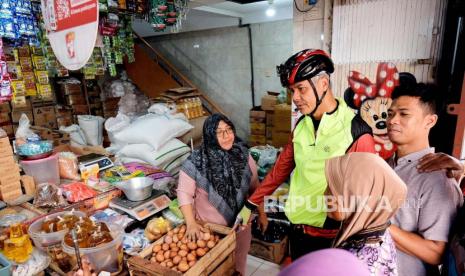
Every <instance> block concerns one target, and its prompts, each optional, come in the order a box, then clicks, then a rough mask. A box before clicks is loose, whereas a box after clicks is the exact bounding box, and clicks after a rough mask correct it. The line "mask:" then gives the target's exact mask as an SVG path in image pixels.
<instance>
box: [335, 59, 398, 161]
mask: <svg viewBox="0 0 465 276" xmlns="http://www.w3.org/2000/svg"><path fill="white" fill-rule="evenodd" d="M348 81H349V86H350V87H349V88H348V89H347V90H346V91H345V93H344V100H345V101H346V102H347V104H348V105H349V106H350V107H352V108H354V109H357V110H358V116H360V117H361V118H362V119H363V120H364V121H365V122H366V123H367V124H368V125H369V126H370V127H371V129H372V130H373V138H374V140H375V150H376V152H377V154H378V155H379V156H381V157H382V158H383V159H388V158H389V157H391V156H392V155H393V154H394V152H395V151H396V148H395V146H394V145H393V144H392V142H391V141H390V140H389V137H388V135H387V123H386V120H387V117H388V109H389V107H390V106H391V103H392V100H391V94H392V91H393V90H394V88H395V87H396V86H397V85H399V73H398V72H397V68H396V66H395V65H394V64H393V63H387V62H383V63H380V64H378V70H377V73H376V83H372V82H371V81H370V80H369V79H368V78H367V77H365V76H364V75H363V74H361V73H359V72H357V71H350V75H349V77H348Z"/></svg>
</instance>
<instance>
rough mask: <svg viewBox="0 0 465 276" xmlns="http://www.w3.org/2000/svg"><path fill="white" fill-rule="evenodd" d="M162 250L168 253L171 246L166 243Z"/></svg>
mask: <svg viewBox="0 0 465 276" xmlns="http://www.w3.org/2000/svg"><path fill="white" fill-rule="evenodd" d="M161 249H163V251H166V250H168V249H170V246H169V245H168V244H167V243H164V244H163V245H162V246H161Z"/></svg>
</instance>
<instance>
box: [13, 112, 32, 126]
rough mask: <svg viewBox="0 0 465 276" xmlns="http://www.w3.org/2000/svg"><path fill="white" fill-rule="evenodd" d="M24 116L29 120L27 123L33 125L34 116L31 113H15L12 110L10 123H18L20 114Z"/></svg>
mask: <svg viewBox="0 0 465 276" xmlns="http://www.w3.org/2000/svg"><path fill="white" fill-rule="evenodd" d="M23 113H24V114H26V116H27V117H28V118H29V121H30V123H31V124H33V123H34V115H33V114H32V111H16V110H13V112H11V121H12V122H13V123H19V119H20V118H21V115H22V114H23Z"/></svg>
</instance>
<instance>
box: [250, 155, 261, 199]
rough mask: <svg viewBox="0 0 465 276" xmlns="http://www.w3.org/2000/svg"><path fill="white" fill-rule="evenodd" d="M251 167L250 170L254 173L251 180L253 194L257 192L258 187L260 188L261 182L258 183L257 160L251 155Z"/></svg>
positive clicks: (251, 192)
mask: <svg viewBox="0 0 465 276" xmlns="http://www.w3.org/2000/svg"><path fill="white" fill-rule="evenodd" d="M249 167H250V170H251V171H252V178H251V179H250V190H249V194H253V192H255V189H257V187H258V186H260V182H259V181H258V170H257V164H256V163H255V160H254V159H253V158H252V156H250V155H249Z"/></svg>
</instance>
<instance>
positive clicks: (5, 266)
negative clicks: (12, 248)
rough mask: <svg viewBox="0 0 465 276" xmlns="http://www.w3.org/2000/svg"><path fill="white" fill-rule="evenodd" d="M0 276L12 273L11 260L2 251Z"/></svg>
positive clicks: (0, 255)
mask: <svg viewBox="0 0 465 276" xmlns="http://www.w3.org/2000/svg"><path fill="white" fill-rule="evenodd" d="M0 265H1V266H2V268H0V276H10V275H11V262H10V261H9V260H8V259H7V258H6V257H5V256H4V255H3V254H2V253H0Z"/></svg>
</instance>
